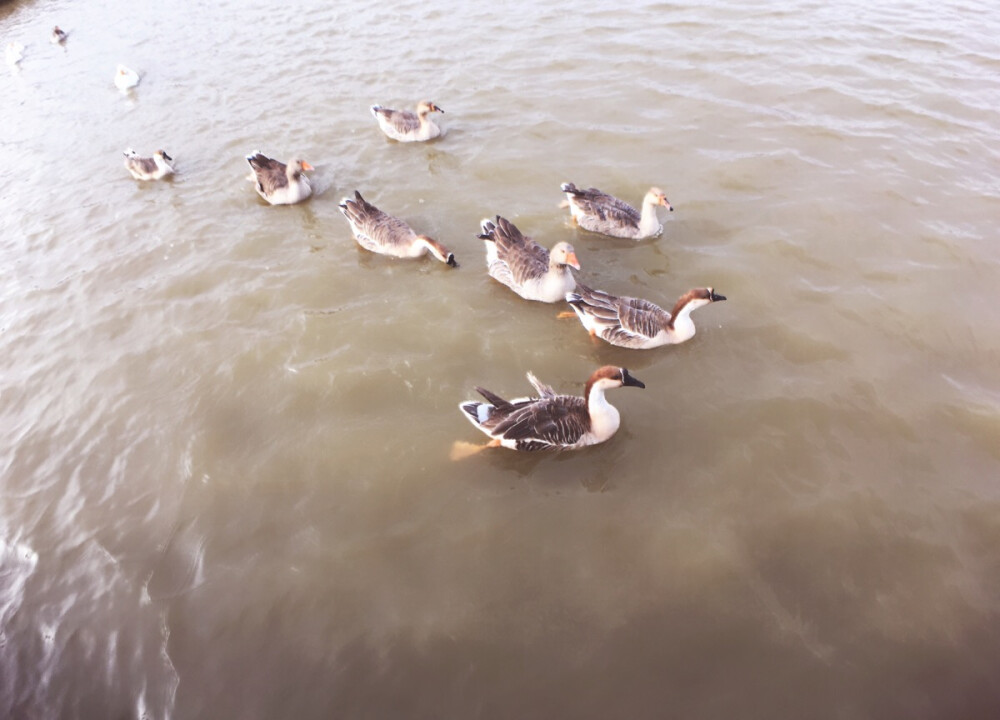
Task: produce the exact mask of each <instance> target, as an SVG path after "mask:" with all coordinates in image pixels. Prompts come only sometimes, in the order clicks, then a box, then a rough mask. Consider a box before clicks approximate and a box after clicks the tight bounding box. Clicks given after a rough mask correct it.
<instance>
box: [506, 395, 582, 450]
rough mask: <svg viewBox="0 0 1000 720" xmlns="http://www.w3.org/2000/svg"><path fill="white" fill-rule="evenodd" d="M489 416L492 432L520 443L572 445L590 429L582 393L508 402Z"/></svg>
mask: <svg viewBox="0 0 1000 720" xmlns="http://www.w3.org/2000/svg"><path fill="white" fill-rule="evenodd" d="M508 405H509V408H504V410H501V411H499V412H496V413H494V415H492V416H491V417H490V419H489V421H488V422H489V425H490V426H489V430H490V434H492V435H493V436H494V437H503V438H505V439H508V440H514V441H516V442H518V443H519V445H518V447H520V443H521V442H526V443H544V444H545V445H546V446H562V445H572V444H574V443H575V442H577V441H578V440H579V439H580V438H581V437H582V436H583V435H584V433H586V432H587V431H588V430H589V429H590V415H589V414H588V412H587V402H586V400H584V399H583V398H582V397H573V396H570V395H557V396H556V397H552V398H542V399H531V400H522V401H519V402H516V403H509V404H508Z"/></svg>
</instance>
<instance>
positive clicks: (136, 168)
mask: <svg viewBox="0 0 1000 720" xmlns="http://www.w3.org/2000/svg"><path fill="white" fill-rule="evenodd" d="M124 154H125V169H126V170H128V171H129V172H130V173H132V177H134V178H135V179H136V180H159V179H160V178H164V177H166V176H167V175H172V174H173V172H174V168H173V166H172V165H170V163H172V162H173V161H174V159H173V158H172V157H170V156H169V155H167V153H166V151H164V150H157V151H156V152H155V153H153V157H151V158H144V157H139V156H138V155H137V154H136V152H135V150H133V149H132V148H129V149H128V150H126V151H125V153H124Z"/></svg>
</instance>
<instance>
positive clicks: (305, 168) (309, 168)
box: [302, 160, 316, 170]
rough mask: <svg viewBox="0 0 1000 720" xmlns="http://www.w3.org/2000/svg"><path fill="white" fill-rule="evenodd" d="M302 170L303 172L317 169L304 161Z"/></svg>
mask: <svg viewBox="0 0 1000 720" xmlns="http://www.w3.org/2000/svg"><path fill="white" fill-rule="evenodd" d="M302 169H303V170H315V169H316V168H314V167H313V166H312V165H310V164H309V163H307V162H306V161H305V160H303V161H302Z"/></svg>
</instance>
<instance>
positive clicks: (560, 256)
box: [478, 215, 580, 303]
mask: <svg viewBox="0 0 1000 720" xmlns="http://www.w3.org/2000/svg"><path fill="white" fill-rule="evenodd" d="M482 230H483V232H482V234H481V235H479V236H478V237H479V239H480V240H483V241H484V242H485V244H486V267H487V269H488V272H489V274H490V277H492V278H494V279H495V280H497V281H499V282H501V283H503V284H504V285H506V286H507V287H509V288H510V289H511V290H513V291H514V292H516V293H517V294H518V295H520V296H521V297H523V298H524V299H525V300H537V301H538V302H547V303H553V302H558V301H560V300H562V299H563V298H565V297H566V293H568V292H570V291H571V290H572V289H573V288H575V287H576V278H574V277H573V273H572V272H571V271H570V268H576V269H577V270H579V269H580V263H579V262H578V261H577V259H576V251H575V250H574V249H573V246H572V245H570V244H569V243H568V242H558V243H556V244H555V245H554V246H553V247H552V252H551V253H550V252H549V251H548V250H546V249H545V248H544V247H542V246H541V245H539V244H538V243H537V242H535V241H534V240H532V239H531V238H530V237H525V236H524V235H522V234H521V231H520V230H518V229H517V227H516V226H515V225H514V223H512V222H510V221H509V220H507V219H506V218H502V217H500V216H499V215H497V218H496V222H495V223H494V222H493V221H492V220H483V221H482Z"/></svg>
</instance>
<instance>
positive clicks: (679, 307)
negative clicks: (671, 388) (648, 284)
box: [566, 284, 726, 350]
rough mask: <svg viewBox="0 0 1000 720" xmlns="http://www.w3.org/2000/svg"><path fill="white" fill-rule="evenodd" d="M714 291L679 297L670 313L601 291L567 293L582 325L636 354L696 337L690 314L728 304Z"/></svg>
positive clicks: (690, 292)
mask: <svg viewBox="0 0 1000 720" xmlns="http://www.w3.org/2000/svg"><path fill="white" fill-rule="evenodd" d="M725 299H726V297H725V295H719V294H718V293H716V292H715V290H714V289H713V288H710V287H709V288H695V289H693V290H688V291H687V292H686V293H684V294H683V295H681V296H680V298H679V299H678V300H677V303H676V304H675V305H674V308H673V310H672V311H671V312H667V311H665V310H664V309H663V308H661V307H659V306H658V305H654V304H653V303H651V302H649V301H648V300H642V299H640V298H632V297H617V296H615V295H611V294H609V293H606V292H602V291H601V290H591V289H590V288H589V287H587V286H586V285H582V284H577V286H576V290H575V291H574V292H568V293H566V302H568V303H569V304H570V306H571V307H572V308H573V310H574V311H575V312H576V314H577V316H578V317H579V318H580V322H582V323H583V326H584V327H585V328H587V330H589V331H590V334H591V336H595V335H596V336H598V337H600V338H601V339H602V340H606V341H607V342H609V343H611V344H612V345H617V346H619V347H625V348H635V349H637V350H647V349H649V348H654V347H660V346H661V345H676V344H678V343H682V342H684V341H685V340H690V339H691V338H692V337H694V332H695V330H694V321H693V320H692V319H691V313H692V312H693V311H694V310H697V309H698V308H700V307H703V306H705V305H708V304H709V303H713V302H719V301H721V300H725Z"/></svg>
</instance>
